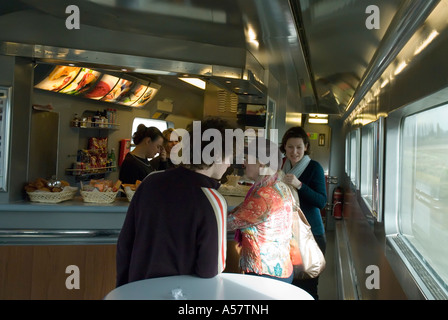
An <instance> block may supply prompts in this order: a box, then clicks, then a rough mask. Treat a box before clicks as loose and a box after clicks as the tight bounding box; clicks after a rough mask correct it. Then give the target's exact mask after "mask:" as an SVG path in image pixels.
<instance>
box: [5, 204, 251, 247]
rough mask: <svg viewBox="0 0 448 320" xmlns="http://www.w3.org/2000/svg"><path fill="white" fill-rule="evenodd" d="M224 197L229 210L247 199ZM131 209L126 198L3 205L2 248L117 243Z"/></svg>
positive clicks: (230, 238) (230, 236) (230, 235)
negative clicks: (90, 201)
mask: <svg viewBox="0 0 448 320" xmlns="http://www.w3.org/2000/svg"><path fill="white" fill-rule="evenodd" d="M225 198H226V200H227V204H228V210H231V209H232V208H234V207H235V206H237V205H238V204H239V203H241V202H242V200H243V199H244V198H243V197H234V196H226V197H225ZM128 206H129V202H128V200H127V199H126V198H125V197H122V198H117V199H116V200H115V201H114V202H113V203H111V204H92V203H85V202H83V200H82V198H81V197H80V196H78V197H75V198H74V199H73V200H69V201H65V202H61V203H57V204H44V203H35V202H29V201H25V200H24V201H20V202H14V203H8V204H0V245H6V244H11V245H14V244H75V243H76V244H115V243H116V241H117V238H118V234H119V232H120V230H121V227H122V225H123V222H124V218H125V216H126V212H127V209H128ZM232 239H233V233H231V234H229V240H232Z"/></svg>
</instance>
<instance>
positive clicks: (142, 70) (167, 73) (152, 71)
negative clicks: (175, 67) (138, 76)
mask: <svg viewBox="0 0 448 320" xmlns="http://www.w3.org/2000/svg"><path fill="white" fill-rule="evenodd" d="M134 72H136V73H145V74H160V75H166V76H168V75H171V76H173V75H175V74H176V73H174V72H170V71H162V70H155V69H146V68H135V69H134Z"/></svg>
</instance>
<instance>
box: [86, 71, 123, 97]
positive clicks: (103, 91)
mask: <svg viewBox="0 0 448 320" xmlns="http://www.w3.org/2000/svg"><path fill="white" fill-rule="evenodd" d="M119 80H120V78H117V77H114V76H111V75H109V74H105V75H103V77H102V78H101V79H100V81H98V82H97V83H96V84H95V86H94V87H93V89H92V90H91V91H89V92H88V93H87V94H85V95H84V97H86V98H89V99H93V100H100V99H101V98H103V97H104V96H106V95H107V94H108V93H109V92H111V91H112V90H113V89H114V88H115V86H116V85H117V84H118V81H119Z"/></svg>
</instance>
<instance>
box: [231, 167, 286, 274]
mask: <svg viewBox="0 0 448 320" xmlns="http://www.w3.org/2000/svg"><path fill="white" fill-rule="evenodd" d="M292 212H293V211H292V198H291V193H290V192H289V190H288V186H286V185H285V184H284V183H283V182H282V181H280V179H278V177H277V175H275V176H271V177H268V178H267V179H266V180H265V181H262V182H261V183H259V184H257V185H254V187H253V188H252V189H251V190H249V192H248V194H247V196H246V199H245V200H244V202H243V203H242V204H241V205H239V206H238V207H236V208H235V209H233V210H232V211H231V212H230V213H229V215H228V218H227V229H228V230H229V231H232V230H237V229H240V230H241V233H242V241H241V245H242V250H241V257H240V267H241V269H242V270H243V271H245V272H253V273H257V274H266V275H270V276H274V277H279V278H287V277H289V276H290V275H291V273H292V271H293V266H292V263H291V258H290V252H289V249H290V248H289V241H290V239H291V225H292Z"/></svg>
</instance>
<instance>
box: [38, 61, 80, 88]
mask: <svg viewBox="0 0 448 320" xmlns="http://www.w3.org/2000/svg"><path fill="white" fill-rule="evenodd" d="M80 70H81V68H80V67H68V66H56V67H55V68H54V69H53V71H51V73H50V74H49V75H48V77H46V78H45V79H44V80H42V81H41V82H40V83H38V84H37V85H36V86H35V88H38V89H43V90H48V91H55V92H58V91H59V90H61V89H63V88H65V87H66V86H67V85H69V84H70V83H71V82H72V81H73V79H75V78H76V76H77V75H78V73H79V71H80Z"/></svg>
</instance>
